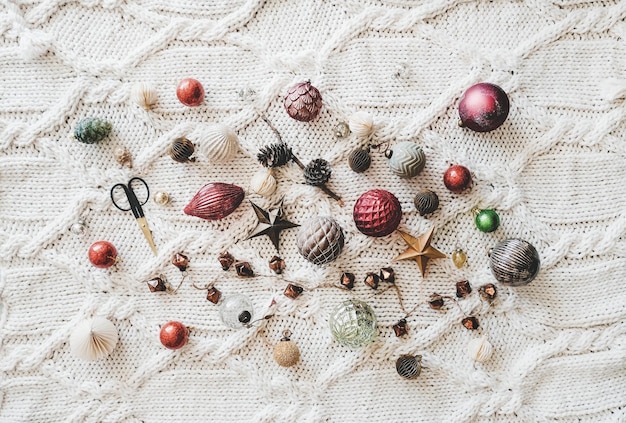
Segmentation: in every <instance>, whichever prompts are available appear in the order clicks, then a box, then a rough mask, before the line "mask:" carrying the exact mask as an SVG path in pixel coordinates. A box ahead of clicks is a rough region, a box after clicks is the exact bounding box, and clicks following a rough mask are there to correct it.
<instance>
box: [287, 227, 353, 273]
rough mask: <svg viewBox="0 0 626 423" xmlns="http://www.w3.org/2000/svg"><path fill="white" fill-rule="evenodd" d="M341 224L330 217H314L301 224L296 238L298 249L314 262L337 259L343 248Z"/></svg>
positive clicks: (320, 263)
mask: <svg viewBox="0 0 626 423" xmlns="http://www.w3.org/2000/svg"><path fill="white" fill-rule="evenodd" d="M343 243H344V238H343V232H342V231H341V226H339V224H338V223H337V222H336V221H335V220H334V219H331V218H330V217H314V218H313V219H310V220H309V221H307V222H306V223H305V224H304V225H302V226H300V230H299V231H298V235H297V238H296V244H297V245H298V251H299V252H300V254H302V256H303V257H304V258H306V259H307V260H308V261H310V262H311V263H313V264H318V265H322V264H326V263H329V262H331V261H333V260H335V259H336V258H337V257H338V256H339V253H341V249H342V248H343Z"/></svg>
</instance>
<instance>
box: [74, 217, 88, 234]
mask: <svg viewBox="0 0 626 423" xmlns="http://www.w3.org/2000/svg"><path fill="white" fill-rule="evenodd" d="M85 229H86V226H85V222H84V221H83V220H79V221H78V222H75V223H73V224H72V226H70V232H71V233H73V234H74V235H84V234H85Z"/></svg>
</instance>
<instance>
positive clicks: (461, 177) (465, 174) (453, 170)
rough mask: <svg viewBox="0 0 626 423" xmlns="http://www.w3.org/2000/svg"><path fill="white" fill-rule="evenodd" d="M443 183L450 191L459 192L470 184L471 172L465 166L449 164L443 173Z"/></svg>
mask: <svg viewBox="0 0 626 423" xmlns="http://www.w3.org/2000/svg"><path fill="white" fill-rule="evenodd" d="M443 183H444V184H445V185H446V188H448V189H449V190H450V191H452V192H454V193H456V194H459V193H461V192H463V191H464V190H466V189H467V188H469V186H470V185H471V184H472V173H471V172H470V171H469V169H468V168H466V167H465V166H461V165H454V166H450V167H449V168H448V170H446V172H445V173H444V174H443Z"/></svg>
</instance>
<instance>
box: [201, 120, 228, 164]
mask: <svg viewBox="0 0 626 423" xmlns="http://www.w3.org/2000/svg"><path fill="white" fill-rule="evenodd" d="M192 136H193V139H194V142H195V143H196V145H197V146H198V150H200V152H201V153H202V154H204V155H205V156H206V157H207V158H208V159H209V161H210V162H213V163H223V162H227V161H229V160H231V159H233V158H234V157H235V155H236V154H237V152H238V151H239V137H237V133H236V132H235V131H234V130H233V129H232V128H230V127H229V126H226V125H223V124H221V123H214V124H210V125H203V126H202V127H200V128H198V129H196V130H195V131H194V133H193V135H192Z"/></svg>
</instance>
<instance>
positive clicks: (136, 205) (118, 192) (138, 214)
mask: <svg viewBox="0 0 626 423" xmlns="http://www.w3.org/2000/svg"><path fill="white" fill-rule="evenodd" d="M139 183H141V184H143V186H144V187H145V189H146V199H145V200H144V201H143V202H140V201H139V200H138V199H137V195H136V194H135V189H134V188H139V187H140V186H139ZM142 190H143V189H142ZM149 198H150V189H149V188H148V184H147V183H146V181H144V180H143V179H141V178H138V177H135V178H131V179H130V180H129V181H128V184H126V185H124V184H115V185H113V188H111V201H113V205H114V206H115V207H117V208H118V209H120V210H122V211H132V212H133V215H134V216H135V219H136V220H137V224H139V228H140V229H141V231H142V232H143V236H145V237H146V240H148V244H150V248H151V249H152V252H153V253H154V255H156V254H157V249H156V246H155V245H154V240H153V239H152V232H150V228H149V227H148V221H147V220H146V218H145V216H144V214H143V209H142V208H141V206H143V205H144V204H146V202H147V201H148V199H149Z"/></svg>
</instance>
